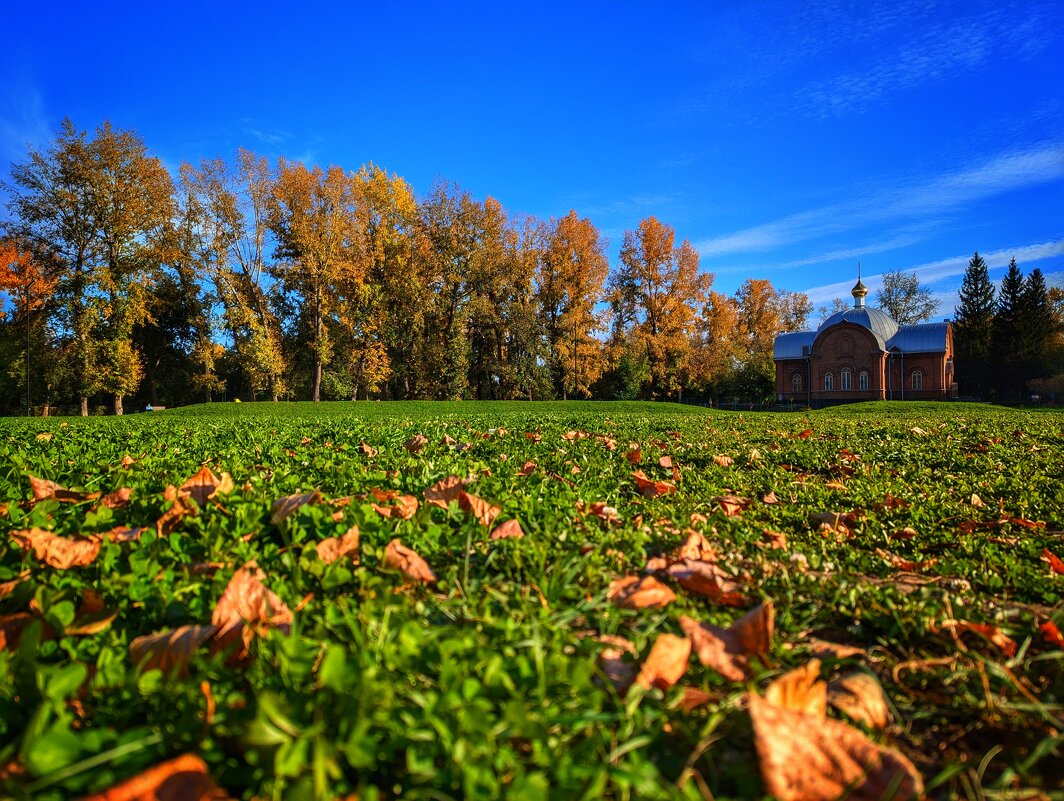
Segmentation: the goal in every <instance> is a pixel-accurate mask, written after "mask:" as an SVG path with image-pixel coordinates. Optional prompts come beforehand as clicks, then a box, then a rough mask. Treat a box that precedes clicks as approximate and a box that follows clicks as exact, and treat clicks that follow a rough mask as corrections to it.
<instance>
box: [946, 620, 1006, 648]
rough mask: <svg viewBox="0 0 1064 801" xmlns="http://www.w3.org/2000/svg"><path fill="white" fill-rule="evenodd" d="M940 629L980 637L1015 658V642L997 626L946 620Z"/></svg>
mask: <svg viewBox="0 0 1064 801" xmlns="http://www.w3.org/2000/svg"><path fill="white" fill-rule="evenodd" d="M942 628H944V629H953V630H954V631H956V632H958V633H961V634H963V633H964V632H968V631H970V632H972V633H973V634H978V635H979V636H980V637H982V638H984V639H986V640H989V641H990V642H992V643H993V644H994V645H996V646H997V647H998V648H1000V649H1001V650H1002V651H1003V652H1004V653H1005V654H1006V655H1008V656H1016V651H1017V650H1018V649H1019V646H1018V645H1017V644H1016V641H1015V640H1013V639H1012V638H1011V637H1009V636H1008V635H1007V634H1005V633H1004V632H1003V631H1002V630H1001V629H999V628H998V627H997V626H991V625H989V624H987V623H972V622H970V621H967V620H946V621H944V622H943V623H942Z"/></svg>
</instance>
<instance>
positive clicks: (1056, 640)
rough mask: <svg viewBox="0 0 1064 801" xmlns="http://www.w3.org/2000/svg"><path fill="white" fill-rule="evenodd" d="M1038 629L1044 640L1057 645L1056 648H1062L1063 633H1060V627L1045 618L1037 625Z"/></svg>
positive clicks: (1063, 644) (1063, 645) (1063, 646)
mask: <svg viewBox="0 0 1064 801" xmlns="http://www.w3.org/2000/svg"><path fill="white" fill-rule="evenodd" d="M1038 631H1039V632H1041V634H1042V636H1043V637H1044V638H1045V640H1046V642H1048V643H1050V644H1052V645H1055V646H1057V648H1064V634H1061V633H1060V629H1058V628H1057V627H1056V624H1055V623H1053V621H1052V620H1047V621H1046V622H1045V623H1043V624H1042V625H1041V626H1039V627H1038Z"/></svg>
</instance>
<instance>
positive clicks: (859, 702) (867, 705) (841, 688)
mask: <svg viewBox="0 0 1064 801" xmlns="http://www.w3.org/2000/svg"><path fill="white" fill-rule="evenodd" d="M828 703H829V704H830V705H831V706H833V707H835V708H836V709H837V710H839V711H840V712H842V713H843V714H844V715H846V717H848V718H849V719H850V720H853V721H855V722H857V723H863V724H864V725H866V726H868V727H869V728H872V729H885V728H886V727H887V724H888V723H890V710H889V709H888V708H887V697H886V696H885V695H884V694H883V687H882V686H881V685H880V683H879V681H878V680H877V679H876V677H875V676H873V675H871V674H870V673H849V674H847V675H845V676H843V677H842V678H839V679H835V680H834V681H830V682H828Z"/></svg>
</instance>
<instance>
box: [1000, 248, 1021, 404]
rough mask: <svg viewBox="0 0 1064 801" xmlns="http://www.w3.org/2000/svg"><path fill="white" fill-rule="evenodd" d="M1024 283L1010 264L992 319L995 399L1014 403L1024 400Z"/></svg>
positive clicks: (1011, 263)
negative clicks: (996, 396)
mask: <svg viewBox="0 0 1064 801" xmlns="http://www.w3.org/2000/svg"><path fill="white" fill-rule="evenodd" d="M1023 318H1024V281H1023V273H1021V272H1020V268H1019V267H1017V266H1016V259H1012V260H1011V261H1010V262H1009V269H1008V272H1006V273H1005V278H1004V279H1003V280H1002V281H1001V289H1000V290H999V291H998V300H997V313H996V314H995V316H994V326H993V337H992V345H991V354H992V358H993V363H994V365H995V367H996V369H995V378H996V381H995V384H996V387H995V388H996V390H997V394H998V397H999V398H1001V399H1002V400H1007V401H1017V400H1021V399H1022V398H1023V383H1024V381H1023V379H1024V371H1025V366H1026V365H1025V363H1026V359H1027V345H1026V342H1025V338H1024V319H1023Z"/></svg>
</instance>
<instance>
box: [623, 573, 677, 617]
mask: <svg viewBox="0 0 1064 801" xmlns="http://www.w3.org/2000/svg"><path fill="white" fill-rule="evenodd" d="M606 597H607V598H608V599H609V600H611V601H613V603H614V605H615V606H619V607H621V608H622V609H658V608H660V607H662V606H667V605H668V604H670V603H672V602H673V601H675V600H676V593H674V592H673V591H672V590H671V589H669V587H668V586H666V585H665V584H662V583H661V582H660V581H658V580H657V579H656V578H654V577H653V576H625V577H624V578H619V579H616V580H614V581H612V582H610V588H609V590H608V591H607V592H606Z"/></svg>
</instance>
